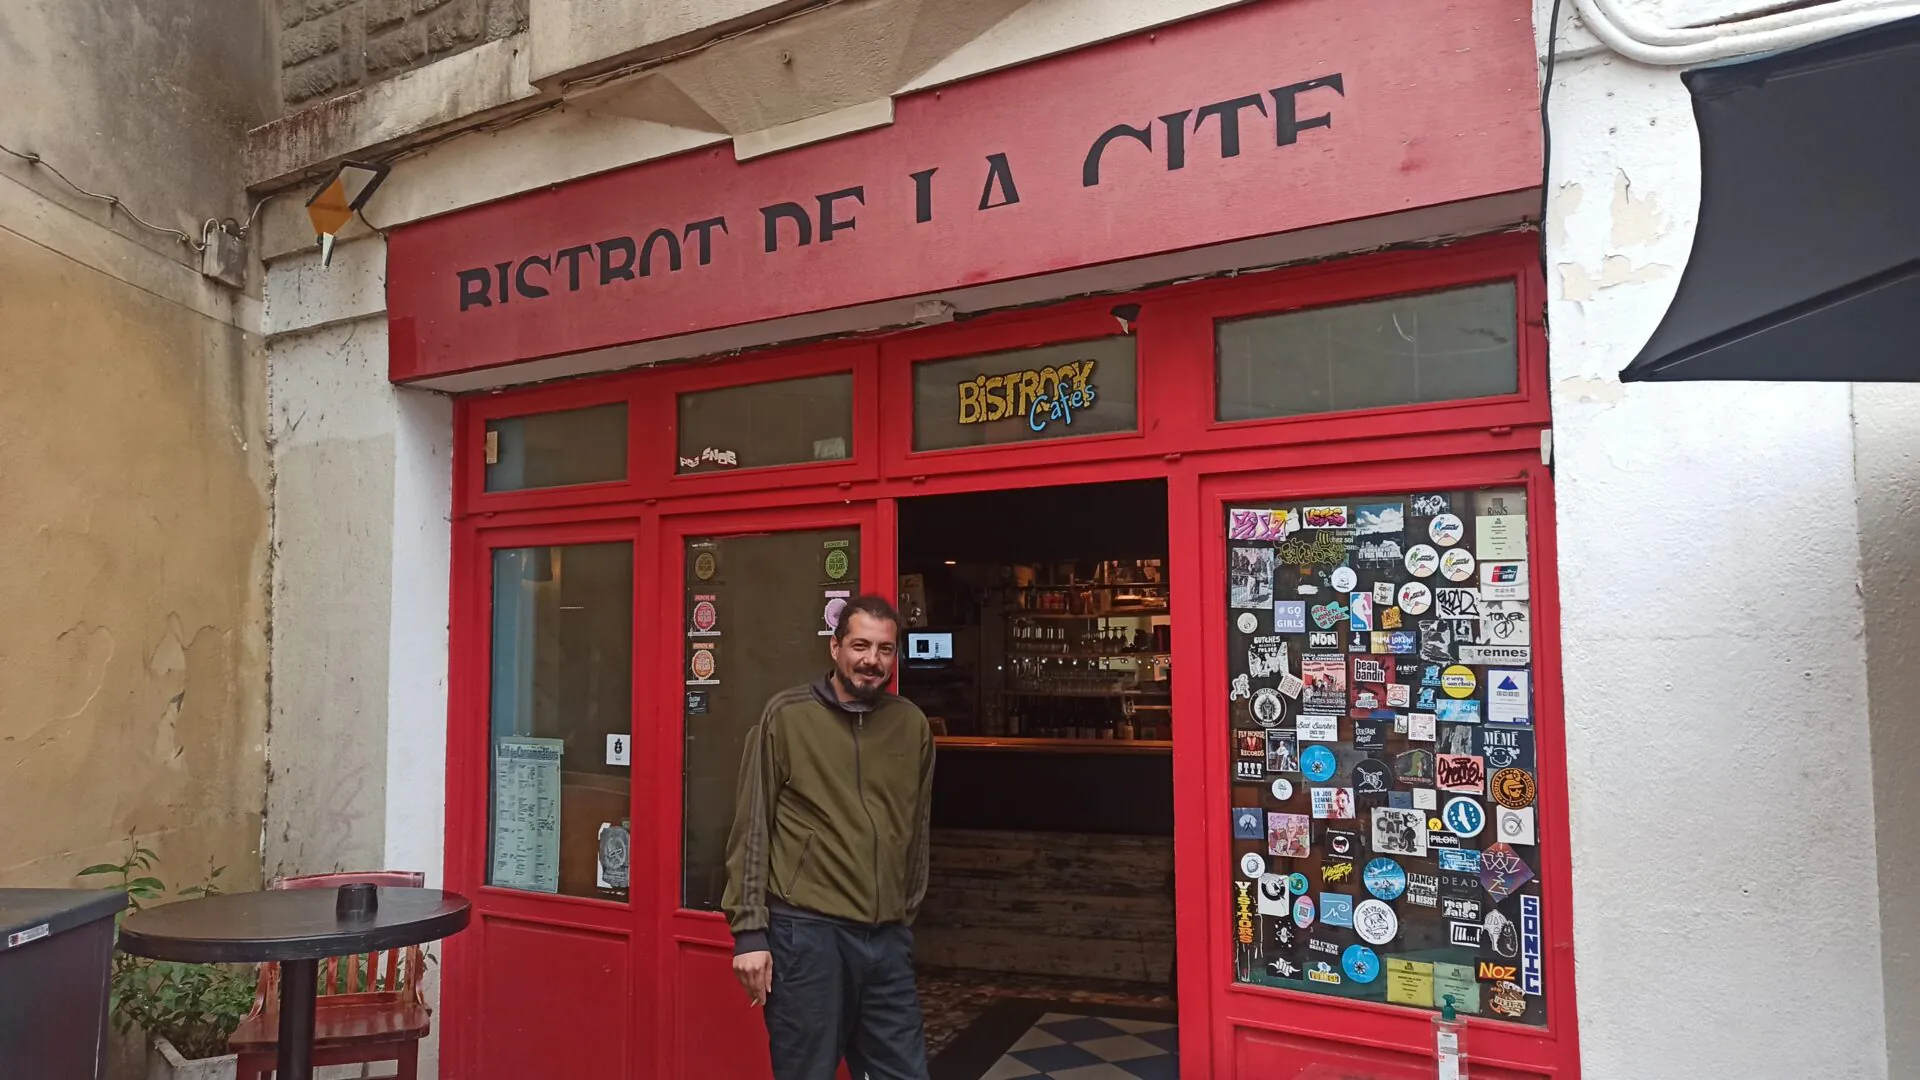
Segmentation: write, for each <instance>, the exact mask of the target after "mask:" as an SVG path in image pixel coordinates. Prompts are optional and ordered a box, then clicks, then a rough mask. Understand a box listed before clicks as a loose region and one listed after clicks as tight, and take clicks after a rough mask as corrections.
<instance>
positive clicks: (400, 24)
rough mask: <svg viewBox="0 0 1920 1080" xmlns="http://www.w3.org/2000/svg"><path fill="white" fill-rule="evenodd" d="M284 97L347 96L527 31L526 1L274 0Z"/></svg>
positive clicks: (289, 101) (295, 99)
mask: <svg viewBox="0 0 1920 1080" xmlns="http://www.w3.org/2000/svg"><path fill="white" fill-rule="evenodd" d="M274 2H275V6H276V7H277V8H278V9H279V13H280V26H281V32H280V66H281V75H280V96H281V99H282V100H283V101H284V102H285V103H286V104H287V105H290V106H291V105H297V104H299V103H300V102H303V101H310V100H313V99H315V98H322V97H330V96H332V95H335V94H343V93H346V92H347V91H349V90H353V89H356V88H358V87H361V86H365V85H367V84H369V83H376V82H379V81H380V80H382V79H385V78H389V77H391V76H394V75H398V74H399V73H401V72H403V71H408V70H410V69H412V68H416V67H419V66H421V65H423V64H428V63H432V62H433V61H435V60H438V59H441V58H443V57H447V56H451V55H453V54H454V53H458V52H464V51H466V50H467V49H471V48H473V47H474V46H475V45H478V44H480V43H482V42H486V41H497V40H499V39H500V38H503V37H507V36H509V35H511V34H515V33H518V32H519V31H521V30H524V29H525V28H526V25H527V0H274Z"/></svg>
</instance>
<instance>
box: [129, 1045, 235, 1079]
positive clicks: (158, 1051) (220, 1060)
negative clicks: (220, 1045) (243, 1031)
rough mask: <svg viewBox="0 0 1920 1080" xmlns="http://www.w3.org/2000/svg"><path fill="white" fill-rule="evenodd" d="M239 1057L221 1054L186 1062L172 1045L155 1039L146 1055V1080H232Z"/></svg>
mask: <svg viewBox="0 0 1920 1080" xmlns="http://www.w3.org/2000/svg"><path fill="white" fill-rule="evenodd" d="M239 1057H240V1056H239V1055H238V1054H222V1055H221V1056H219V1057H211V1058H196V1059H194V1060H192V1061H188V1060H187V1059H186V1058H183V1057H181V1056H180V1051H178V1050H175V1049H174V1048H173V1044H172V1043H170V1042H168V1041H167V1040H165V1039H160V1038H156V1039H154V1040H153V1050H152V1052H150V1053H149V1054H148V1055H147V1080H234V1066H235V1063H236V1062H237V1061H238V1060H239Z"/></svg>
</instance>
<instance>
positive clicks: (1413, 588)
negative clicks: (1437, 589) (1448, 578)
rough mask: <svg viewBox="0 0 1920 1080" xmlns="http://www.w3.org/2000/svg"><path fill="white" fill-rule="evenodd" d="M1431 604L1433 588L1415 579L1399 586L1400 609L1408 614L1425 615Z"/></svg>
mask: <svg viewBox="0 0 1920 1080" xmlns="http://www.w3.org/2000/svg"><path fill="white" fill-rule="evenodd" d="M1432 606H1433V590H1432V589H1429V588H1427V587H1426V586H1425V585H1422V584H1420V583H1419V582H1417V581H1409V582H1407V583H1406V584H1405V585H1402V586H1400V610H1401V611H1404V612H1406V613H1407V614H1409V615H1425V614H1426V613H1427V609H1428V608H1430V607H1432Z"/></svg>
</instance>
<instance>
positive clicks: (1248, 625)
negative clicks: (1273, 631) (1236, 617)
mask: <svg viewBox="0 0 1920 1080" xmlns="http://www.w3.org/2000/svg"><path fill="white" fill-rule="evenodd" d="M1258 629H1260V620H1259V619H1256V618H1254V617H1253V612H1251V611H1243V612H1241V613H1240V632H1241V633H1243V634H1251V633H1253V632H1254V631H1255V630H1258Z"/></svg>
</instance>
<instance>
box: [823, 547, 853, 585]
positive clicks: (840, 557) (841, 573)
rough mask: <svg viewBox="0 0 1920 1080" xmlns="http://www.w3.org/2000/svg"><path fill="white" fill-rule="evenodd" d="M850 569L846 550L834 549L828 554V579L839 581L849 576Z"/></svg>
mask: <svg viewBox="0 0 1920 1080" xmlns="http://www.w3.org/2000/svg"><path fill="white" fill-rule="evenodd" d="M848 569H849V567H848V565H847V549H846V548H834V549H833V550H832V551H829V552H827V577H829V578H831V579H832V580H834V581H839V580H840V579H841V578H843V577H846V576H847V570H848Z"/></svg>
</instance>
